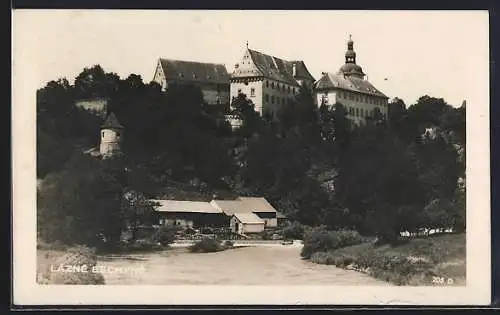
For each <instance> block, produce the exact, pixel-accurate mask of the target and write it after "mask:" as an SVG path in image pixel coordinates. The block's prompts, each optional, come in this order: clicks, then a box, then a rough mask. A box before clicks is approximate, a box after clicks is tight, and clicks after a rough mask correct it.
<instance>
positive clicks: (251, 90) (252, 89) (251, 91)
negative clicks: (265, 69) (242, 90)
mask: <svg viewBox="0 0 500 315" xmlns="http://www.w3.org/2000/svg"><path fill="white" fill-rule="evenodd" d="M250 96H252V97H255V89H254V88H251V89H250Z"/></svg>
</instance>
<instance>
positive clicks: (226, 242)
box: [223, 240, 234, 247]
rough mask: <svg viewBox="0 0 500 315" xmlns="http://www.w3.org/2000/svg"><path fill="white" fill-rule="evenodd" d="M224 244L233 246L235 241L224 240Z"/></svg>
mask: <svg viewBox="0 0 500 315" xmlns="http://www.w3.org/2000/svg"><path fill="white" fill-rule="evenodd" d="M223 246H224V247H233V246H234V242H233V241H230V240H227V241H224V244H223Z"/></svg>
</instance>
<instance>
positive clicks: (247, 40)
mask: <svg viewBox="0 0 500 315" xmlns="http://www.w3.org/2000/svg"><path fill="white" fill-rule="evenodd" d="M247 49H248V40H247Z"/></svg>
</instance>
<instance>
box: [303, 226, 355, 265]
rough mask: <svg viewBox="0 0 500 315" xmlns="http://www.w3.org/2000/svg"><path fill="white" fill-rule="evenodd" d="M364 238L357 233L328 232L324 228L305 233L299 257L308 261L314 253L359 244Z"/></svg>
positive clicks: (350, 231)
mask: <svg viewBox="0 0 500 315" xmlns="http://www.w3.org/2000/svg"><path fill="white" fill-rule="evenodd" d="M364 240H365V238H364V237H363V236H361V235H360V234H359V233H358V232H357V231H352V230H340V231H328V230H327V229H326V228H325V227H324V226H320V227H317V228H313V229H311V230H309V231H306V232H305V235H304V247H302V251H301V253H300V255H301V256H302V257H303V258H306V259H309V258H311V255H312V254H314V253H316V252H327V251H330V250H334V249H338V248H341V247H346V246H351V245H356V244H361V243H362V242H363V241H364Z"/></svg>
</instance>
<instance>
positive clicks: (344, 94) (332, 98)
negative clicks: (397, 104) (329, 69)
mask: <svg viewBox="0 0 500 315" xmlns="http://www.w3.org/2000/svg"><path fill="white" fill-rule="evenodd" d="M315 100H316V102H317V104H318V106H320V105H321V104H322V103H325V104H326V105H328V106H332V105H334V104H336V103H341V104H342V105H344V107H345V110H346V114H347V118H349V119H350V120H351V121H352V122H353V123H355V124H356V125H361V124H365V123H366V118H367V117H373V111H374V109H375V108H378V109H379V110H380V113H381V114H382V117H384V118H385V119H387V115H388V111H389V108H388V102H387V98H383V97H380V96H374V95H370V94H363V93H355V92H351V91H346V90H341V89H331V90H328V91H316V92H315Z"/></svg>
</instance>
